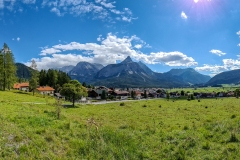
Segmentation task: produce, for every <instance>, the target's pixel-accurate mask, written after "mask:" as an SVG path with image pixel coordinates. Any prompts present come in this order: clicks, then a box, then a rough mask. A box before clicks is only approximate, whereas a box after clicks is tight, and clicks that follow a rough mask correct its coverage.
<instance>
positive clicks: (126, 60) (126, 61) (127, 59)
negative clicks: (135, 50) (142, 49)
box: [121, 56, 133, 64]
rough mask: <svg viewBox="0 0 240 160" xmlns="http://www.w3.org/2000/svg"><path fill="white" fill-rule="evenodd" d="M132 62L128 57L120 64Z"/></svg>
mask: <svg viewBox="0 0 240 160" xmlns="http://www.w3.org/2000/svg"><path fill="white" fill-rule="evenodd" d="M132 62H133V61H132V59H131V57H130V56H128V57H127V58H126V59H125V60H124V61H122V62H121V63H122V64H126V63H132Z"/></svg>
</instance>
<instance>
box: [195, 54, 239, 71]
mask: <svg viewBox="0 0 240 160" xmlns="http://www.w3.org/2000/svg"><path fill="white" fill-rule="evenodd" d="M238 57H239V56H238ZM222 62H223V64H222V65H209V64H204V65H203V66H202V67H196V68H195V69H196V70H197V71H205V72H206V71H207V72H211V74H210V75H216V74H219V73H221V72H224V71H229V70H234V69H240V61H239V60H234V59H223V60H222Z"/></svg>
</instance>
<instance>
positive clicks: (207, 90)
mask: <svg viewBox="0 0 240 160" xmlns="http://www.w3.org/2000/svg"><path fill="white" fill-rule="evenodd" d="M238 88H239V87H236V86H234V87H229V86H225V87H203V88H201V87H200V88H173V89H167V91H168V92H179V93H180V92H181V91H182V90H183V91H184V92H189V93H193V92H199V93H201V92H202V93H212V92H228V91H235V90H236V89H238Z"/></svg>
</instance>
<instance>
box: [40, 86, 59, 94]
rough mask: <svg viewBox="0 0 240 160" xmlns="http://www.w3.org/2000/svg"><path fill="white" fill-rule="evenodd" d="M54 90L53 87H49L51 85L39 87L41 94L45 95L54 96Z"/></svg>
mask: <svg viewBox="0 0 240 160" xmlns="http://www.w3.org/2000/svg"><path fill="white" fill-rule="evenodd" d="M54 90H55V89H53V88H52V87H49V86H40V87H38V88H37V91H38V92H39V93H40V94H43V95H51V96H53V94H54Z"/></svg>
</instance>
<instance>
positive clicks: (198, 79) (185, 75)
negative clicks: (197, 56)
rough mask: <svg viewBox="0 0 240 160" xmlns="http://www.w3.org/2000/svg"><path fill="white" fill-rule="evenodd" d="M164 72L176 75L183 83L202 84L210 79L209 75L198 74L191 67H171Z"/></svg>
mask: <svg viewBox="0 0 240 160" xmlns="http://www.w3.org/2000/svg"><path fill="white" fill-rule="evenodd" d="M164 74H170V75H172V76H177V77H178V78H179V79H182V80H183V81H184V82H185V83H188V84H202V83H206V82H208V81H209V80H210V79H211V77H210V76H207V75H203V74H200V73H198V72H197V71H195V70H194V69H193V68H186V69H171V70H170V71H168V72H166V73H164Z"/></svg>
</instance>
